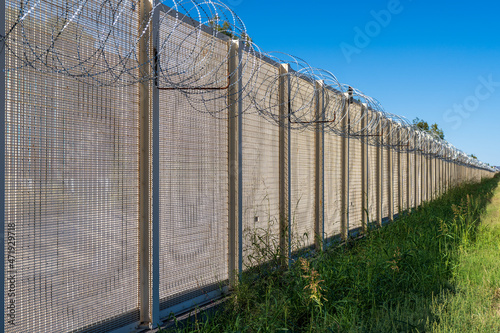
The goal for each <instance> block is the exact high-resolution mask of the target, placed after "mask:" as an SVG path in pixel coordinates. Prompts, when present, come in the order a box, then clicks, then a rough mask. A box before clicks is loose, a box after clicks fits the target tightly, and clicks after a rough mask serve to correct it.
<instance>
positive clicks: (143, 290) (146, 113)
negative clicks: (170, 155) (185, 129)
mask: <svg viewBox="0 0 500 333" xmlns="http://www.w3.org/2000/svg"><path fill="white" fill-rule="evenodd" d="M151 9H152V4H151V2H150V1H149V0H141V1H139V15H140V19H139V25H138V34H139V35H142V38H141V39H140V40H139V43H138V49H137V52H138V55H137V56H138V61H139V69H138V70H139V76H140V77H142V78H144V79H143V80H139V84H138V86H139V284H140V285H139V295H140V296H139V297H140V301H139V306H140V321H141V325H144V326H147V327H149V328H152V326H153V324H155V323H153V309H152V293H151V292H152V277H151V273H152V272H151V268H152V258H151V249H152V239H151V234H152V230H151V227H152V224H151V211H150V207H151V186H150V185H151V184H150V181H151V178H150V174H151V155H150V148H151V146H150V144H151V114H150V108H151V94H150V90H151V84H150V82H151V81H150V77H151V64H150V55H151V51H152V50H150V46H151V44H150V43H149V41H150V38H151V27H150V26H148V27H147V28H146V30H145V31H144V33H143V30H144V22H148V20H149V15H150V13H151Z"/></svg>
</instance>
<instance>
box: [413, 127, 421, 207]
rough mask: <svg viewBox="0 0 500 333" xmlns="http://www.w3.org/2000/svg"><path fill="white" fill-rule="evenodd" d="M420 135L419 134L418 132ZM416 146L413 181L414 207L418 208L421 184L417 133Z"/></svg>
mask: <svg viewBox="0 0 500 333" xmlns="http://www.w3.org/2000/svg"><path fill="white" fill-rule="evenodd" d="M417 135H418V134H417ZM414 140H415V148H414V151H413V152H414V155H415V161H414V163H413V169H414V173H415V174H414V177H415V178H414V182H413V191H414V194H413V195H414V198H413V200H414V201H415V202H414V206H413V207H414V208H415V209H417V207H418V193H419V188H418V186H419V185H420V179H419V175H418V141H417V136H416V135H415V138H414Z"/></svg>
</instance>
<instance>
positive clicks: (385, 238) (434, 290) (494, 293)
mask: <svg viewBox="0 0 500 333" xmlns="http://www.w3.org/2000/svg"><path fill="white" fill-rule="evenodd" d="M498 181H499V177H498V176H497V177H495V178H493V179H488V180H484V181H483V182H481V183H479V184H464V185H462V186H460V187H457V188H454V189H451V190H449V191H448V192H447V193H446V194H445V195H443V196H442V197H440V198H438V199H437V200H435V201H433V202H430V203H426V204H424V205H423V206H422V207H420V208H418V209H417V210H415V211H413V212H411V213H410V214H407V215H403V216H402V217H400V218H399V219H398V220H397V221H396V222H394V223H391V224H389V225H387V226H386V227H384V228H381V229H372V230H369V231H368V234H367V237H365V238H364V239H361V240H358V241H356V242H350V243H347V244H344V245H342V246H338V247H332V248H330V249H328V250H327V251H325V252H322V253H316V254H314V255H313V256H310V257H309V258H307V259H305V258H301V259H299V260H297V261H295V263H294V264H293V265H292V267H290V269H289V270H288V271H281V270H272V269H269V268H266V267H265V266H261V267H259V268H255V269H253V270H249V271H248V272H246V273H245V274H244V275H243V277H242V281H241V283H240V284H239V285H238V287H237V289H236V290H235V291H234V292H233V293H232V294H230V295H229V296H228V298H227V300H226V302H224V304H223V305H222V308H221V309H220V310H219V311H218V312H217V313H216V314H215V315H207V314H204V313H203V312H202V313H198V314H197V316H196V317H195V318H192V320H190V321H187V322H182V323H181V322H175V319H174V325H173V326H172V327H170V328H169V329H164V330H163V331H164V332H165V331H170V330H175V331H184V332H192V331H196V332H258V331H261V332H262V331H264V332H424V331H429V330H435V331H436V332H449V331H450V329H456V330H457V331H459V328H461V327H462V325H469V326H466V327H468V328H469V329H467V330H466V331H469V332H472V331H474V330H475V331H478V332H479V331H481V332H487V331H492V332H493V331H495V332H498V330H499V327H500V323H499V322H500V289H498V287H500V273H499V272H500V267H499V265H500V264H499V262H500V260H499V254H498V253H499V250H500V244H499V241H498V239H499V236H500V228H499V227H498V225H496V226H495V227H492V226H491V225H492V223H489V224H488V227H486V226H483V225H482V224H480V223H479V222H480V216H481V214H482V213H483V212H484V211H485V208H486V206H487V203H488V202H489V200H490V199H491V198H492V195H493V192H494V190H495V188H496V186H497V184H498ZM498 204H499V205H500V203H498ZM488 265H491V267H492V270H495V272H492V271H490V270H489V269H488ZM476 287H481V288H482V289H481V292H478V291H476V289H475V288H476ZM469 297H474V300H472V301H467V300H468V298H469ZM478 304H480V305H478ZM479 306H480V310H476V309H478V307H479ZM474 311H479V312H481V313H482V314H485V313H488V315H489V317H488V318H486V317H481V315H479V314H476V313H475V312H474ZM488 311H489V312H488ZM497 312H498V317H495V315H496V314H497ZM458 314H459V315H460V317H461V318H456V317H457V315H458ZM480 328H481V329H482V330H481V329H480ZM494 329H496V330H494ZM460 331H463V330H460Z"/></svg>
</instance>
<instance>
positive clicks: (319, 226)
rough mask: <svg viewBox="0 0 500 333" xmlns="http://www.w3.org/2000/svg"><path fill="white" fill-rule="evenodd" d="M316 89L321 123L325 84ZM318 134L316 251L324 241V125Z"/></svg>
mask: <svg viewBox="0 0 500 333" xmlns="http://www.w3.org/2000/svg"><path fill="white" fill-rule="evenodd" d="M314 84H315V86H316V87H315V88H316V91H317V92H318V94H317V95H316V101H315V108H316V117H315V118H316V119H317V120H319V121H323V120H324V112H323V108H324V90H323V88H324V82H323V81H316V82H315V83H314ZM315 127H316V133H315V141H316V143H315V159H316V167H315V169H316V170H315V171H316V177H315V186H314V192H315V195H314V197H315V205H314V216H315V218H314V220H315V221H314V244H315V246H316V250H322V249H323V241H324V233H323V228H324V202H325V200H324V193H325V192H324V187H323V186H324V181H325V180H324V176H325V172H324V163H323V159H324V142H325V141H324V123H323V122H318V123H316V126H315Z"/></svg>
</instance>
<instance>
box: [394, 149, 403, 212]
mask: <svg viewBox="0 0 500 333" xmlns="http://www.w3.org/2000/svg"><path fill="white" fill-rule="evenodd" d="M392 166H393V167H392V170H393V172H392V173H393V176H392V184H393V186H392V188H393V192H392V193H393V205H392V207H394V208H393V209H394V211H393V213H394V214H397V213H398V209H399V206H398V205H399V195H400V193H399V192H398V183H399V179H398V168H399V167H400V166H399V159H398V152H397V150H396V149H392ZM401 176H402V174H401Z"/></svg>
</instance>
